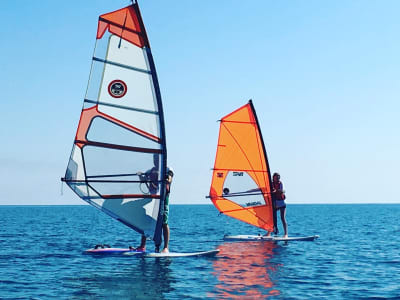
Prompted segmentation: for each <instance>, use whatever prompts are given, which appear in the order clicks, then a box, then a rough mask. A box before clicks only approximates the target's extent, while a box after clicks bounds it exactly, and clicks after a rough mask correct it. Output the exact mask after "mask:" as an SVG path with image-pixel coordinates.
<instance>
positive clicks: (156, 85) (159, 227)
mask: <svg viewBox="0 0 400 300" xmlns="http://www.w3.org/2000/svg"><path fill="white" fill-rule="evenodd" d="M134 8H135V11H136V14H137V16H138V20H139V24H140V27H141V29H142V30H143V33H144V34H143V35H144V38H145V44H146V45H147V47H145V49H146V53H147V59H148V61H149V65H150V70H151V76H152V79H153V85H154V90H155V93H156V99H157V105H158V113H159V118H160V130H161V143H162V148H163V153H164V155H163V156H162V160H163V161H162V164H161V165H162V166H163V167H162V168H161V180H164V181H165V178H166V175H167V143H166V137H165V121H164V110H163V105H162V101H161V91H160V85H159V83H158V77H157V72H156V67H155V64H154V59H153V55H152V53H151V50H150V42H149V39H148V37H147V32H146V28H145V27H144V23H143V19H142V15H141V13H140V10H139V4H138V2H137V0H135V5H134ZM162 186H163V188H162V190H161V195H160V201H161V204H160V207H161V209H160V210H159V213H158V214H159V215H158V218H157V226H156V228H157V230H156V236H155V237H154V242H155V244H156V246H160V244H161V230H162V224H163V213H164V202H165V196H166V186H165V184H164V185H162Z"/></svg>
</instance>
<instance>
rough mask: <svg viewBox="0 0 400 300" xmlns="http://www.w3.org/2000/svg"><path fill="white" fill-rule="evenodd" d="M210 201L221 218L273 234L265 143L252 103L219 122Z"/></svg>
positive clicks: (272, 209)
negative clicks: (237, 221) (227, 218)
mask: <svg viewBox="0 0 400 300" xmlns="http://www.w3.org/2000/svg"><path fill="white" fill-rule="evenodd" d="M212 170H213V176H212V181H211V187H210V194H209V197H210V198H211V201H212V202H213V204H214V205H215V206H216V208H217V209H218V210H219V211H220V212H221V213H223V214H225V215H227V216H230V217H232V218H235V219H238V220H240V221H243V222H246V223H248V224H250V225H253V226H256V227H259V228H262V229H265V230H267V231H274V229H275V226H276V225H275V221H274V208H273V203H272V198H271V182H270V171H269V166H268V160H267V156H266V152H265V146H264V142H263V139H262V136H261V131H260V128H259V125H258V120H257V116H256V113H255V110H254V107H253V104H252V102H251V100H250V101H249V103H248V104H246V105H244V106H242V107H240V108H238V109H236V110H235V111H233V112H232V113H230V114H228V115H226V116H225V117H223V118H222V119H221V122H220V131H219V136H218V143H217V153H216V156H215V163H214V168H213V169H212Z"/></svg>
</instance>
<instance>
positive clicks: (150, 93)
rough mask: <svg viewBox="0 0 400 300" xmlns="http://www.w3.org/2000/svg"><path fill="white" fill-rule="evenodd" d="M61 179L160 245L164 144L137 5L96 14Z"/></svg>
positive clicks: (155, 81) (156, 90) (157, 94)
mask: <svg viewBox="0 0 400 300" xmlns="http://www.w3.org/2000/svg"><path fill="white" fill-rule="evenodd" d="M96 39H97V40H96V46H95V51H94V55H93V57H92V67H91V72H90V76H89V83H88V87H87V90H86V95H85V98H84V107H83V109H82V112H81V117H80V120H79V124H78V128H77V132H76V136H75V140H74V145H73V148H72V152H71V156H70V160H69V163H68V166H67V170H66V174H65V178H64V181H65V182H66V183H67V184H68V185H69V187H70V188H71V189H72V190H73V191H74V192H75V193H76V194H77V195H78V196H79V197H80V198H82V199H83V200H84V201H87V202H88V203H89V204H91V205H93V206H95V207H96V208H98V209H100V210H102V211H103V212H105V213H106V214H108V215H110V216H111V217H113V218H115V219H117V220H118V221H120V222H122V223H123V224H125V225H126V226H129V227H130V228H132V229H134V230H136V231H137V232H139V233H141V234H144V235H146V236H147V237H151V238H152V239H153V240H154V241H155V243H156V244H160V242H161V225H162V208H163V204H164V198H165V181H164V180H162V179H163V178H165V174H166V161H167V158H166V153H167V151H166V139H165V126H164V116H163V109H162V101H161V94H160V91H159V86H158V79H157V75H156V70H155V65H154V61H153V57H152V55H151V50H150V46H149V43H148V38H147V35H146V31H145V29H144V25H143V21H142V20H141V16H140V12H139V7H138V5H137V3H134V4H132V5H130V6H128V7H125V8H121V9H119V10H116V11H114V12H110V13H107V14H104V15H101V16H100V17H99V20H98V29H97V35H96Z"/></svg>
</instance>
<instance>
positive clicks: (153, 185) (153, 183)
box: [129, 154, 160, 251]
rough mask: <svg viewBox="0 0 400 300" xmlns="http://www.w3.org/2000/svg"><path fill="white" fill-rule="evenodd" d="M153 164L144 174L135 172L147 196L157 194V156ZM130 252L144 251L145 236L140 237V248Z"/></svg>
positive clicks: (154, 156) (154, 157)
mask: <svg viewBox="0 0 400 300" xmlns="http://www.w3.org/2000/svg"><path fill="white" fill-rule="evenodd" d="M153 164H154V167H152V168H151V169H150V170H147V171H146V172H145V173H142V172H137V175H138V176H139V179H140V181H141V182H142V183H141V184H146V186H147V188H148V190H149V192H148V193H149V194H157V193H158V174H159V170H158V168H159V165H160V164H159V157H158V154H154V155H153ZM129 248H130V249H132V250H136V251H146V236H145V235H142V238H141V240H140V246H139V247H137V248H133V247H129Z"/></svg>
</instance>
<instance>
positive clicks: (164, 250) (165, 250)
mask: <svg viewBox="0 0 400 300" xmlns="http://www.w3.org/2000/svg"><path fill="white" fill-rule="evenodd" d="M161 253H169V250H168V248H164V249H162V251H161Z"/></svg>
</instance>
